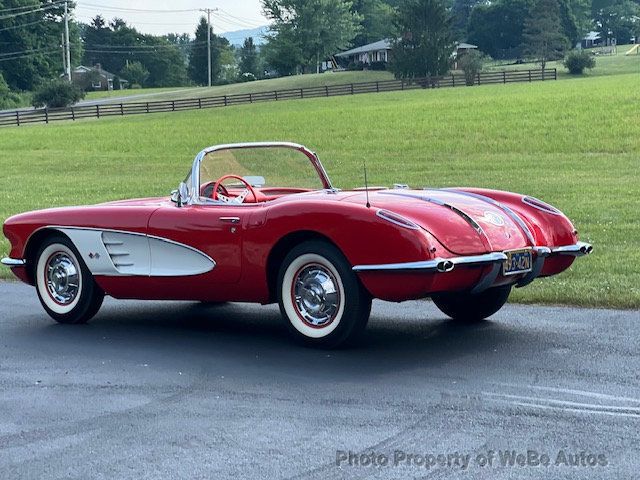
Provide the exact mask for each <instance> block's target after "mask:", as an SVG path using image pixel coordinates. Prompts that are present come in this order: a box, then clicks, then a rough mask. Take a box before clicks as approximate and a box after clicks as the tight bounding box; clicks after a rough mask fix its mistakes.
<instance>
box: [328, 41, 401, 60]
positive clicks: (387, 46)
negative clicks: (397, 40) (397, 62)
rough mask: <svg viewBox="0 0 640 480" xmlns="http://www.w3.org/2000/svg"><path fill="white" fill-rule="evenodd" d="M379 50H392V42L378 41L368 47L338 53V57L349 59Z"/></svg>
mask: <svg viewBox="0 0 640 480" xmlns="http://www.w3.org/2000/svg"><path fill="white" fill-rule="evenodd" d="M378 50H391V40H388V39H385V40H378V41H377V42H373V43H369V44H368V45H363V46H361V47H357V48H352V49H351V50H347V51H346V52H341V53H337V54H336V57H347V56H349V55H357V54H358V53H368V52H377V51H378Z"/></svg>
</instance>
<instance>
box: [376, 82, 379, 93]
mask: <svg viewBox="0 0 640 480" xmlns="http://www.w3.org/2000/svg"><path fill="white" fill-rule="evenodd" d="M376 93H380V82H376Z"/></svg>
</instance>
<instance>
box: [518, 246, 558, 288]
mask: <svg viewBox="0 0 640 480" xmlns="http://www.w3.org/2000/svg"><path fill="white" fill-rule="evenodd" d="M533 251H534V252H535V253H536V259H535V260H534V261H533V268H532V269H531V271H530V272H529V273H527V275H525V276H524V277H523V278H521V279H520V280H519V281H518V283H516V288H522V287H526V286H527V285H529V284H530V283H531V282H533V281H534V280H535V279H536V278H538V275H540V272H541V271H542V267H544V261H545V259H546V258H547V257H548V256H549V255H551V249H550V248H548V247H533Z"/></svg>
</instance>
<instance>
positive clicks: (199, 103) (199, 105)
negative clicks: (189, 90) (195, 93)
mask: <svg viewBox="0 0 640 480" xmlns="http://www.w3.org/2000/svg"><path fill="white" fill-rule="evenodd" d="M198 108H202V99H201V98H199V99H198Z"/></svg>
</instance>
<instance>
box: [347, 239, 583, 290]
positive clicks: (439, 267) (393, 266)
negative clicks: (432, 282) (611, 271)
mask: <svg viewBox="0 0 640 480" xmlns="http://www.w3.org/2000/svg"><path fill="white" fill-rule="evenodd" d="M532 250H533V253H534V258H533V265H532V269H531V271H530V272H527V273H526V274H523V275H524V276H522V277H520V278H519V279H518V280H517V282H516V285H517V286H518V287H524V286H525V285H528V284H529V283H531V282H532V281H533V280H534V279H536V278H537V277H538V276H539V275H540V274H541V273H542V270H543V267H544V265H545V261H546V259H547V258H549V257H554V256H560V255H566V256H573V257H580V256H583V255H588V254H589V253H591V251H592V250H593V247H592V246H591V245H590V244H588V243H584V242H577V243H576V244H573V245H563V246H559V247H552V248H549V247H533V248H532ZM505 260H507V255H506V254H505V253H503V252H491V253H485V254H482V255H469V256H459V257H451V258H434V259H432V260H425V261H418V262H405V263H386V264H378V265H356V266H354V267H353V271H354V272H359V273H360V272H413V273H418V272H425V273H447V272H451V271H452V270H454V269H456V268H457V267H459V266H469V267H470V266H490V267H491V268H490V269H487V273H486V274H485V275H483V276H482V278H481V279H480V281H479V282H478V283H476V285H475V286H474V287H473V289H472V291H473V292H474V293H479V292H481V291H483V290H486V289H487V288H489V287H491V286H492V285H493V284H494V283H495V282H496V280H497V278H498V275H499V274H500V270H501V266H502V264H503V262H504V261H505Z"/></svg>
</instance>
